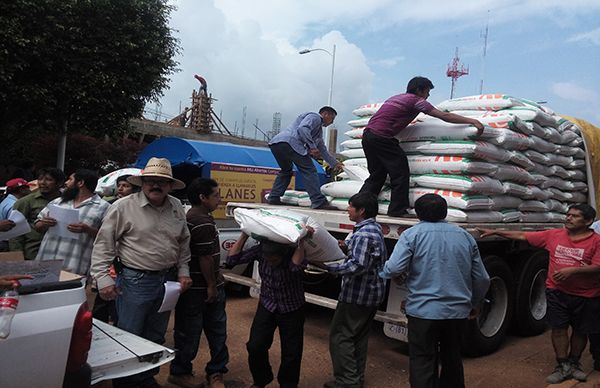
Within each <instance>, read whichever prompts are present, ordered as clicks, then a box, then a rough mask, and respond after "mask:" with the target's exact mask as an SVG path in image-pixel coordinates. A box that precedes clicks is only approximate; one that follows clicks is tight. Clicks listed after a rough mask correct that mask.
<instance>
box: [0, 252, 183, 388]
mask: <svg viewBox="0 0 600 388" xmlns="http://www.w3.org/2000/svg"><path fill="white" fill-rule="evenodd" d="M22 263H23V262H18V263H12V264H13V265H11V262H0V273H9V272H10V273H14V272H13V270H14V268H15V265H20V264H22ZM38 263H39V262H38ZM44 263H47V262H44ZM26 264H31V263H27V262H26ZM61 265H62V263H58V267H60V266H61ZM9 266H10V267H9ZM24 272H26V273H32V272H31V271H30V270H29V271H24ZM42 272H48V269H47V268H42V267H40V268H39V269H36V270H35V273H36V275H35V276H38V275H39V274H40V273H42ZM18 291H19V293H20V298H19V304H18V307H17V310H16V315H15V316H14V318H13V320H12V324H11V332H10V335H9V336H8V338H6V339H0V353H2V355H3V356H2V360H1V361H0V386H2V387H12V388H19V387H23V388H25V387H48V388H59V387H73V388H82V387H89V386H90V385H91V384H96V383H98V382H101V381H104V380H109V379H113V378H117V377H124V376H128V375H132V374H136V373H140V372H143V371H145V370H148V369H151V368H154V367H157V366H159V365H162V364H164V363H166V362H169V361H170V360H172V359H173V358H174V357H175V352H174V351H173V350H171V349H168V348H166V347H164V346H161V345H158V344H155V343H153V342H150V341H147V340H145V339H143V338H140V337H138V336H136V335H134V334H131V333H128V332H126V331H124V330H121V329H118V328H116V327H114V326H111V325H108V324H106V323H104V322H101V321H98V320H96V319H93V318H92V313H91V311H90V310H89V308H88V303H87V294H86V289H85V279H82V278H81V277H79V276H74V275H71V274H68V273H64V272H62V273H61V278H60V279H59V280H56V281H42V282H39V283H35V284H29V285H23V286H21V287H20V288H19V289H18Z"/></svg>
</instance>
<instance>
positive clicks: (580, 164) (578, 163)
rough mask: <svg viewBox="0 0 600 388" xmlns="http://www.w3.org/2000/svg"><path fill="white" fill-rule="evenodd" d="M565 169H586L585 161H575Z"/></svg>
mask: <svg viewBox="0 0 600 388" xmlns="http://www.w3.org/2000/svg"><path fill="white" fill-rule="evenodd" d="M565 167H567V168H572V169H582V168H584V167H585V159H573V161H572V162H571V163H569V164H568V165H567V166H565ZM570 173H571V172H569V174H570Z"/></svg>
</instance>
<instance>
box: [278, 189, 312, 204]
mask: <svg viewBox="0 0 600 388" xmlns="http://www.w3.org/2000/svg"><path fill="white" fill-rule="evenodd" d="M303 197H308V193H307V192H306V191H298V190H286V191H285V193H283V195H282V196H281V198H280V199H281V202H283V203H285V204H288V205H298V201H299V200H300V198H303Z"/></svg>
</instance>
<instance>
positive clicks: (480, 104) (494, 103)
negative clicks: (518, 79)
mask: <svg viewBox="0 0 600 388" xmlns="http://www.w3.org/2000/svg"><path fill="white" fill-rule="evenodd" d="M522 105H523V103H522V102H520V101H519V100H518V99H516V98H512V97H510V96H507V95H504V94H480V95H476V96H467V97H460V98H453V99H451V100H446V101H442V102H441V103H439V104H438V106H437V108H438V109H439V110H443V111H453V110H493V111H497V110H500V109H504V108H509V107H513V106H522Z"/></svg>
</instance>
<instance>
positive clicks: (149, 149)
mask: <svg viewBox="0 0 600 388" xmlns="http://www.w3.org/2000/svg"><path fill="white" fill-rule="evenodd" d="M152 157H159V158H166V159H169V161H170V162H171V165H172V166H173V167H174V174H177V170H178V169H177V168H176V167H177V166H181V165H192V166H196V167H198V168H200V169H202V167H203V166H204V165H206V164H210V163H229V164H240V165H245V166H261V167H272V168H279V166H278V165H277V162H276V161H275V158H274V157H273V154H272V153H271V150H269V149H268V148H260V147H250V146H242V145H236V144H231V143H215V142H208V141H199V140H189V139H181V138H178V137H163V138H160V139H157V140H155V141H153V142H152V143H150V144H148V145H147V146H146V148H144V149H143V150H142V152H141V153H140V155H139V156H138V159H137V161H136V162H135V167H138V168H144V166H146V163H147V162H148V160H149V159H150V158H152ZM313 163H314V165H315V167H316V168H317V172H318V174H319V178H320V180H321V183H325V182H326V181H327V178H326V176H325V171H324V170H323V167H322V166H321V165H319V164H318V163H317V162H316V161H313ZM202 176H209V175H208V174H206V173H204V172H203V173H202ZM296 184H297V187H298V186H301V181H300V180H299V179H297V181H296Z"/></svg>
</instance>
